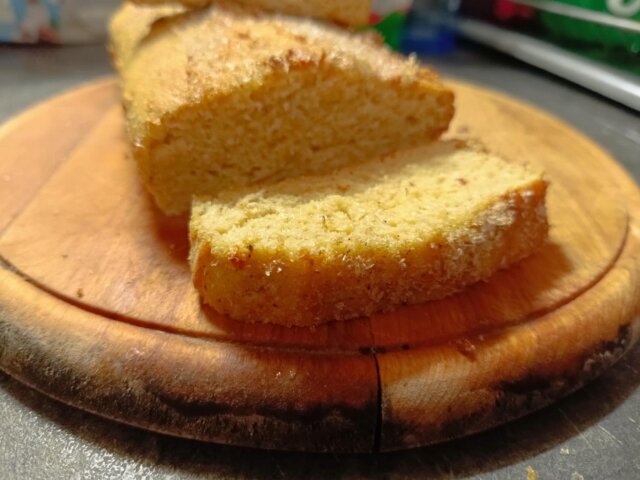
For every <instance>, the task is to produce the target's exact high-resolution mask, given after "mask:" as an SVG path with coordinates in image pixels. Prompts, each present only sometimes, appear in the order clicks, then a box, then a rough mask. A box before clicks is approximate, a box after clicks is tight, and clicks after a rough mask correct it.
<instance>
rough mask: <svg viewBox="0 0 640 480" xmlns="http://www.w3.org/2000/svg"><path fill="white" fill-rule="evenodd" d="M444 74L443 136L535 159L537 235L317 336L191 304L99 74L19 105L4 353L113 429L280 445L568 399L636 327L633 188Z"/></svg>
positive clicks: (5, 212)
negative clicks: (421, 295) (539, 205)
mask: <svg viewBox="0 0 640 480" xmlns="http://www.w3.org/2000/svg"><path fill="white" fill-rule="evenodd" d="M453 87H454V89H455V90H456V95H457V104H458V114H457V118H456V121H455V123H454V125H453V127H452V129H451V133H450V135H451V136H458V137H459V136H467V137H479V138H482V139H483V141H484V143H485V144H486V145H487V146H488V147H489V148H490V149H491V150H493V151H496V152H497V153H499V154H501V155H502V156H504V157H505V158H507V159H511V160H513V161H525V162H531V163H535V164H537V165H540V166H541V167H542V168H543V169H544V170H545V171H546V172H547V175H548V178H549V180H550V182H551V188H550V192H549V198H548V208H549V216H550V221H551V226H552V228H551V234H550V239H549V242H548V243H547V245H546V246H545V248H544V249H543V250H542V251H540V252H539V253H537V254H536V255H534V256H533V257H531V258H529V259H527V260H525V261H523V262H520V263H519V264H517V265H516V266H514V267H513V268H510V269H509V270H505V271H501V272H499V273H498V274H497V275H495V276H494V277H493V278H492V279H491V280H490V281H488V282H486V283H482V284H478V285H474V286H472V287H471V288H469V289H467V290H466V291H465V292H462V293H460V294H458V295H455V296H452V297H449V298H446V299H444V300H441V301H437V302H430V303H428V304H424V305H418V306H413V307H406V308H402V309H400V310H398V311H397V312H394V313H391V314H386V315H380V316H377V317H374V318H372V319H361V320H357V321H353V322H342V323H333V324H328V325H324V326H321V327H317V328H315V329H304V328H285V327H278V326H270V325H264V324H255V325H251V324H244V323H239V322H234V321H232V320H229V319H227V318H224V317H222V316H220V315H217V314H215V313H214V312H212V311H210V310H209V309H206V308H203V307H202V306H201V305H200V303H199V300H198V296H197V294H196V292H195V291H194V289H193V288H192V287H191V283H190V278H189V271H188V265H187V262H186V256H187V250H188V239H187V231H186V219H185V218H167V217H164V216H163V215H162V214H161V213H160V212H159V211H157V210H156V209H155V207H154V206H153V204H152V202H151V201H150V200H149V199H148V197H147V195H146V194H145V192H144V190H143V188H142V187H141V185H140V183H139V180H138V177H137V175H136V172H135V164H134V162H132V161H131V160H130V159H129V157H128V147H127V144H126V141H125V137H124V133H123V120H122V112H121V108H120V106H119V99H118V92H117V89H116V86H115V82H113V81H111V80H105V81H102V82H98V83H96V84H93V85H89V86H87V87H84V88H82V89H79V90H77V91H75V92H71V93H69V94H66V95H64V96H61V97H59V98H57V99H54V100H51V101H49V102H46V103H44V104H42V105H40V106H38V107H35V108H34V109H32V110H30V111H29V112H27V113H25V114H23V115H21V116H20V117H18V118H17V119H16V120H14V121H12V122H10V123H9V124H7V125H6V126H4V127H2V129H0V182H2V183H1V185H2V187H3V188H1V189H0V256H1V257H2V258H3V259H4V267H2V268H0V367H1V368H3V369H4V370H6V371H7V372H9V373H11V374H12V375H14V376H16V377H17V378H18V379H20V380H22V381H23V382H25V383H28V384H29V385H31V386H33V387H35V388H37V389H39V390H41V391H43V392H45V393H47V394H49V395H52V396H54V397H56V398H59V399H61V400H63V401H65V402H68V403H71V404H73V405H76V406H78V407H81V408H85V409H88V410H91V411H93V412H96V413H98V414H101V415H104V416H108V417H110V418H114V419H117V420H120V421H124V422H127V423H131V424H135V425H140V426H143V427H146V428H150V429H153V430H157V431H162V432H166V433H171V434H175V435H181V436H187V437H192V438H199V439H203V440H210V441H217V442H223V443H234V444H241V445H251V446H257V447H261V448H277V449H302V450H318V451H327V450H331V451H370V450H372V449H378V448H379V449H382V450H392V449H397V448H406V447H411V446H417V445H422V444H425V443H430V442H435V441H439V440H442V439H445V438H450V437H454V436H459V435H463V434H466V433H470V432H472V431H477V430H481V429H484V428H488V427H490V426H492V425H495V424H497V423H500V422H503V421H506V420H508V419H510V418H513V417H515V416H519V415H522V414H524V413H526V412H528V411H530V410H532V409H535V408H539V407H540V406H542V405H545V404H547V403H548V402H550V401H552V400H553V399H555V398H558V397H560V396H563V395H566V394H567V393H568V392H570V391H572V390H573V389H575V388H577V387H578V386H580V385H581V384H583V383H584V382H585V381H588V380H589V379H590V378H592V377H593V376H595V375H596V374H597V373H598V372H599V371H601V370H602V369H604V368H606V367H607V366H608V365H610V364H611V363H612V362H614V361H615V360H616V359H617V358H618V357H619V356H620V355H622V354H623V353H624V351H626V350H627V349H628V348H630V347H631V346H632V344H633V343H635V341H636V340H637V337H638V335H639V333H638V331H639V327H638V318H639V317H640V315H639V313H640V310H639V307H638V304H639V303H640V278H639V272H640V246H639V245H640V241H639V237H640V233H639V232H640V226H639V225H640V220H639V219H638V217H637V214H638V211H639V210H638V206H640V200H639V198H640V196H639V194H638V190H637V187H636V186H635V185H634V184H633V182H632V181H631V180H629V178H628V177H627V176H626V174H625V173H624V172H623V171H622V170H621V169H620V167H618V166H617V164H615V162H613V161H612V160H611V159H610V158H609V157H608V156H607V155H606V154H605V153H604V152H602V151H601V150H600V149H599V148H598V147H597V146H595V145H593V144H592V143H591V142H589V141H588V140H587V139H585V138H584V137H582V136H581V135H579V134H578V133H576V132H575V131H573V130H572V129H570V128H569V127H567V126H566V125H564V124H562V123H561V122H559V121H558V120H555V119H553V118H550V117H548V116H547V115H545V114H544V113H542V112H539V111H537V110H536V109H534V108H533V107H530V106H526V105H523V104H521V103H519V102H517V101H515V100H512V99H508V98H506V97H504V96H501V95H498V94H496V93H493V92H489V91H486V90H482V89H479V88H476V87H472V86H468V85H464V84H458V83H454V84H453ZM69 112H73V114H70V113H69ZM56 119H59V121H55V120H56ZM61 122H64V126H65V128H63V129H60V128H59V127H60V123H61ZM629 213H631V214H632V215H631V216H629Z"/></svg>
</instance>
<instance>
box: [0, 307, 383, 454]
mask: <svg viewBox="0 0 640 480" xmlns="http://www.w3.org/2000/svg"><path fill="white" fill-rule="evenodd" d="M0 307H1V306H0ZM3 313H9V312H3V311H2V309H1V308H0V369H2V370H3V371H5V372H6V373H8V374H10V375H11V376H13V377H14V378H16V380H19V381H20V382H22V383H24V384H26V385H28V386H30V387H31V388H34V389H35V390H37V391H39V392H41V393H43V394H45V395H47V396H49V397H52V398H54V399H56V400H59V401H62V402H63V403H65V404H70V405H72V406H74V407H76V408H80V409H82V410H85V411H88V412H90V413H93V414H96V415H98V416H101V417H105V418H108V419H110V420H114V421H117V422H119V423H124V424H127V425H131V426H135V427H142V428H145V429H148V430H151V431H154V432H158V433H162V434H167V435H172V436H179V437H181V438H190V439H195V440H202V441H209V442H214V443H219V444H229V445H235V446H244V447H252V448H261V449H267V450H281V451H282V450H284V451H315V452H327V453H369V452H371V451H372V449H373V443H374V438H375V427H376V422H375V420H376V415H377V412H378V403H377V401H378V398H377V395H378V393H377V392H378V390H379V388H378V385H375V387H376V388H375V389H372V391H371V395H370V396H369V398H365V399H364V404H363V405H362V406H360V408H356V407H354V406H352V405H349V404H346V403H341V402H340V401H335V402H331V401H329V402H328V403H326V404H325V403H306V404H304V405H303V407H300V408H296V407H293V406H291V405H287V404H273V405H267V404H262V405H257V406H255V408H253V406H252V405H247V406H246V408H245V407H243V399H242V398H240V397H238V398H230V397H229V396H223V398H220V399H217V400H211V401H208V400H205V401H203V400H202V399H194V398H191V397H190V396H189V395H188V392H181V391H180V390H179V389H178V390H176V389H173V388H171V387H167V388H162V385H158V384H156V385H154V384H152V383H149V382H145V381H144V380H141V379H138V378H136V375H135V373H134V372H131V371H129V373H128V374H127V375H125V376H123V377H121V378H116V376H115V375H113V374H109V373H108V372H103V371H101V370H100V369H96V370H86V369H83V368H78V366H77V365H74V364H73V363H71V362H69V361H66V360H64V359H62V358H56V357H55V356H53V357H52V356H49V355H47V348H46V346H43V345H42V344H41V342H40V341H39V340H38V339H37V338H33V337H31V336H29V334H28V332H27V331H23V330H22V329H20V328H18V327H16V326H15V325H13V324H11V323H10V322H8V321H6V319H5V318H4V317H3ZM9 315H10V313H9ZM374 361H375V360H374V359H373V357H372V358H371V362H372V364H373V362H374ZM372 368H374V367H372ZM100 382H104V383H100ZM99 383H100V384H99Z"/></svg>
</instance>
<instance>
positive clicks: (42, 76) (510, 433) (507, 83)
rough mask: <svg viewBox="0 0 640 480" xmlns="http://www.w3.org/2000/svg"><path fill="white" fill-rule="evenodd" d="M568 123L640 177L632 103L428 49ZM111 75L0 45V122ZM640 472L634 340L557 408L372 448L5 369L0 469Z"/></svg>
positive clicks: (117, 473)
mask: <svg viewBox="0 0 640 480" xmlns="http://www.w3.org/2000/svg"><path fill="white" fill-rule="evenodd" d="M428 61H429V63H432V64H434V65H435V66H436V67H437V68H438V69H439V70H440V71H441V72H442V73H444V74H445V75H448V76H451V77H455V78H458V79H461V80H464V81H468V82H473V83H476V84H479V85H482V86H486V87H490V88H493V89H496V90H500V91H503V92H505V93H507V94H510V95H512V96H514V97H518V98H520V99H523V100H525V101H527V102H529V103H531V104H534V105H537V106H538V107H540V108H542V109H544V110H547V111H549V112H551V113H553V114H555V115H556V116H558V117H560V118H562V119H564V120H565V121H567V122H568V123H570V124H572V125H574V126H575V127H576V128H577V129H579V130H581V131H582V132H583V133H585V134H586V135H587V136H589V137H591V138H592V139H594V140H595V141H596V142H598V143H599V144H600V145H602V146H603V147H604V148H605V149H606V150H608V151H609V152H610V153H611V154H612V155H613V156H614V157H615V158H616V159H618V161H620V162H621V163H622V164H623V165H625V167H626V168H627V169H628V170H629V171H630V172H631V173H632V175H633V176H634V177H635V178H636V180H640V119H639V118H638V115H637V113H635V112H633V111H631V110H628V109H625V108H624V107H621V106H619V105H617V104H615V103H612V102H609V101H607V100H605V99H603V98H600V97H598V96H596V95H593V94H591V93H589V92H587V91H585V90H582V89H580V88H578V87H575V86H574V85H572V84H569V83H566V82H564V81H562V80H559V79H557V78H555V77H552V76H549V75H547V74H544V73H541V72H539V71H537V70H535V69H532V68H530V67H527V66H525V65H523V64H521V63H518V62H516V61H512V60H510V59H508V58H506V57H503V56H501V55H498V54H495V53H493V52H490V51H488V50H484V49H480V48H478V47H472V46H470V45H463V47H462V48H461V49H460V50H459V51H458V52H456V54H455V55H452V56H450V57H445V58H440V59H430V60H428ZM109 73H110V67H109V63H108V58H107V55H106V53H105V52H104V49H103V48H101V47H69V48H59V49H56V48H26V47H17V48H16V47H8V46H0V121H4V120H6V119H8V118H9V117H11V116H12V115H14V114H15V113H17V112H18V111H20V110H22V109H24V108H26V107H28V106H30V105H32V104H34V103H36V102H38V101H40V100H43V99H45V98H46V97H48V96H51V95H53V94H56V93H58V92H60V91H63V90H65V89H68V88H71V87H73V86H75V85H78V84H79V83H82V82H85V81H88V80H91V79H94V78H97V77H100V76H103V75H107V74H109ZM534 471H535V472H537V474H538V479H539V480H545V479H554V480H555V479H558V480H559V479H568V480H588V479H596V480H607V479H612V480H613V479H616V480H626V479H629V480H632V479H638V478H640V348H636V349H635V350H634V351H632V352H631V353H630V354H628V355H627V357H625V358H624V359H623V360H622V361H620V362H619V363H618V364H617V365H616V366H615V367H614V368H612V369H610V370H609V371H608V372H607V373H605V374H604V375H603V376H602V377H601V378H600V379H598V380H596V381H595V382H594V383H592V384H591V385H589V386H588V387H586V388H584V389H582V390H581V391H579V392H577V393H575V394H573V395H571V396H570V397H568V398H566V399H564V400H563V401H561V402H558V403H557V404H555V405H554V406H551V407H549V408H546V409H544V410H542V411H540V412H537V413H535V414H533V415H530V416H528V417H526V418H524V419H522V420H519V421H516V422H512V423H510V424H508V425H505V426H503V427H500V428H496V429H494V430H491V431H489V432H486V433H483V434H479V435H475V436H473V437H469V438H467V439H463V440H459V441H455V442H450V443H448V444H444V445H439V446H435V447H428V448H421V449H415V450H410V451H406V452H397V453H392V454H381V455H357V456H347V455H316V454H287V453H274V452H261V451H255V450H249V449H241V448H233V447H225V446H219V445H208V444H204V443H200V442H194V441H186V440H180V439H175V438H170V437H166V436H162V435H157V434H153V433H148V432H145V431H142V430H138V429H135V428H130V427H126V426H122V425H119V424H116V423H114V422H111V421H107V420H103V419H101V418H99V417H96V416H94V415H91V414H88V413H84V412H81V411H79V410H76V409H73V408H71V407H67V406H65V405H62V404H60V403H58V402H56V401H54V400H51V399H49V398H47V397H45V396H43V395H41V394H39V393H37V392H35V391H33V390H31V389H29V388H27V387H24V386H22V385H21V384H19V383H18V382H16V381H14V380H13V379H11V378H10V377H8V376H7V375H5V374H3V373H1V372H0V478H1V479H5V480H13V479H20V480H22V479H33V480H39V479H47V480H49V479H68V478H74V479H76V478H77V479H85V478H86V479H94V478H105V479H138V478H139V479H147V478H149V479H151V478H153V479H164V478H166V479H186V478H189V479H191V478H193V479H201V478H211V479H222V478H225V479H226V478H231V479H248V478H251V479H254V478H256V479H261V478H265V479H271V478H300V479H316V478H317V479H329V478H354V479H355V478H385V479H413V478H433V479H458V478H477V479H483V480H485V479H486V480H489V479H494V480H507V479H508V480H511V479H523V480H524V479H528V477H529V478H534V475H533V472H534Z"/></svg>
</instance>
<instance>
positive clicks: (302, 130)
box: [111, 2, 453, 214]
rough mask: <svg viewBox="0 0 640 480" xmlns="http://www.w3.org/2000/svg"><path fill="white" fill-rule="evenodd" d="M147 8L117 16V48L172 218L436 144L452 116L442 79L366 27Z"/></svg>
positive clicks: (130, 106) (133, 123)
mask: <svg viewBox="0 0 640 480" xmlns="http://www.w3.org/2000/svg"><path fill="white" fill-rule="evenodd" d="M148 8H149V7H146V8H145V7H141V6H132V5H129V6H125V7H123V9H122V10H121V11H120V12H119V13H118V14H116V16H115V17H114V21H113V22H112V24H111V36H112V52H113V56H114V61H115V63H116V65H117V66H119V69H120V77H121V84H122V91H123V101H124V105H125V109H126V117H127V128H128V133H129V136H130V140H131V143H132V145H133V150H134V156H135V158H136V160H137V162H138V164H139V170H140V172H141V174H142V178H143V181H144V182H145V184H146V185H147V187H148V189H149V191H150V192H151V193H152V194H153V196H154V198H155V200H156V202H157V204H158V205H159V206H160V208H161V209H162V210H164V211H165V212H166V213H169V214H179V213H182V212H185V211H187V210H188V209H189V207H190V204H191V198H192V195H194V194H209V193H215V192H217V191H219V190H222V189H227V188H231V187H241V186H246V185H259V184H262V183H265V182H274V181H279V180H281V179H284V178H288V177H293V176H297V175H302V174H317V173H323V172H329V171H332V170H334V169H335V168H338V167H342V166H345V165H350V164H352V163H354V162H359V161H361V160H362V159H364V158H371V157H372V156H373V155H377V154H385V153H389V152H392V151H395V150H398V149H400V148H405V147H409V146H412V145H416V144H419V143H423V142H425V141H428V140H432V139H435V138H437V137H438V136H439V135H440V134H441V133H442V132H443V131H444V130H445V129H446V128H447V126H448V124H449V121H450V119H451V117H452V115H453V94H452V92H451V91H450V90H449V89H447V88H446V87H445V86H444V85H443V84H442V82H441V81H440V79H439V78H438V77H437V76H436V74H434V73H433V72H431V71H430V70H428V69H427V68H425V67H423V66H421V65H419V64H418V63H417V62H416V61H415V60H413V59H406V58H404V57H402V56H399V55H397V54H395V53H392V52H391V51H389V50H388V49H387V48H386V47H385V46H383V45H381V44H380V43H379V42H377V41H375V40H373V39H372V37H371V36H369V35H362V34H354V33H350V32H347V31H345V30H343V29H340V28H337V27H333V26H330V25H327V24H323V23H320V22H316V21H313V20H308V19H301V18H294V17H287V16H282V15H278V14H273V13H266V12H263V11H260V10H256V9H252V8H248V7H241V6H238V5H236V4H235V3H232V2H231V3H229V2H218V3H216V5H215V6H211V7H208V8H206V9H204V10H198V11H193V12H182V13H180V14H178V15H174V16H173V17H170V18H169V19H164V20H163V21H161V22H159V23H158V17H157V16H154V15H152V14H150V13H149V10H148ZM178 8H179V7H178ZM141 19H142V20H141ZM154 21H155V24H154V23H153V22H154ZM145 22H146V23H145ZM133 24H135V25H136V27H135V28H134V29H132V28H131V27H130V25H133ZM145 25H146V26H145ZM132 32H133V33H132ZM145 32H146V33H145ZM141 35H142V36H144V38H142V39H139V37H140V36H141ZM145 35H146V36H145Z"/></svg>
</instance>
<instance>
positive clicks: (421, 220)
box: [191, 142, 547, 325]
mask: <svg viewBox="0 0 640 480" xmlns="http://www.w3.org/2000/svg"><path fill="white" fill-rule="evenodd" d="M545 189H546V183H545V182H544V180H543V179H542V178H541V176H540V174H539V173H538V172H536V171H535V170H533V169H530V168H528V167H525V166H522V165H518V164H514V163H509V162H505V161H503V160H501V159H499V158H497V157H495V156H493V155H490V154H487V153H484V152H480V151H475V150H472V149H469V148H465V147H462V146H460V145H459V144H457V143H455V142H438V143H436V144H433V145H431V146H426V147H419V148H416V149H413V150H411V151H407V152H403V153H402V154H399V155H392V156H388V157H385V158H382V159H379V160H376V161H373V162H369V163H366V164H361V165H360V166H356V167H350V168H344V169H342V170H340V171H339V172H336V173H334V174H332V175H325V176H318V177H307V178H298V179H292V180H286V181H283V182H281V183H279V184H277V185H272V186H267V187H264V188H262V189H260V190H258V191H252V190H246V189H242V190H237V191H226V192H222V193H220V194H219V195H218V196H217V197H215V198H200V199H196V201H195V202H194V207H193V212H192V221H191V240H192V246H193V248H192V258H191V262H192V269H193V271H194V281H195V284H196V286H197V287H198V288H199V290H200V292H201V293H202V295H203V298H204V299H205V301H206V302H207V303H209V304H210V305H212V306H213V307H214V308H216V309H217V310H218V311H220V312H222V313H225V314H228V315H230V316H232V317H234V318H237V319H240V320H245V321H265V322H273V323H281V324H285V325H313V324H317V323H321V322H325V321H328V320H336V319H338V320H343V319H347V318H352V317H356V316H362V315H370V314H372V313H375V312H378V311H382V310H388V309H389V308H393V307H396V306H397V305H400V304H403V303H417V302H422V301H426V300H429V299H433V298H439V297H441V296H444V295H447V294H449V293H452V292H453V291H455V290H457V289H459V288H461V287H463V286H465V285H468V284H470V283H473V282H475V281H478V280H481V279H484V278H487V277H488V276H490V275H491V274H492V273H494V272H495V271H496V270H497V269H498V268H501V267H505V266H507V265H509V264H510V263H512V262H514V261H516V260H518V259H520V258H522V257H523V256H526V255H528V254H530V253H531V252H532V251H533V250H534V249H535V248H537V247H538V246H539V245H540V243H541V242H542V241H543V240H544V238H545V236H546V232H547V223H546V214H545V209H544V192H545Z"/></svg>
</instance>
